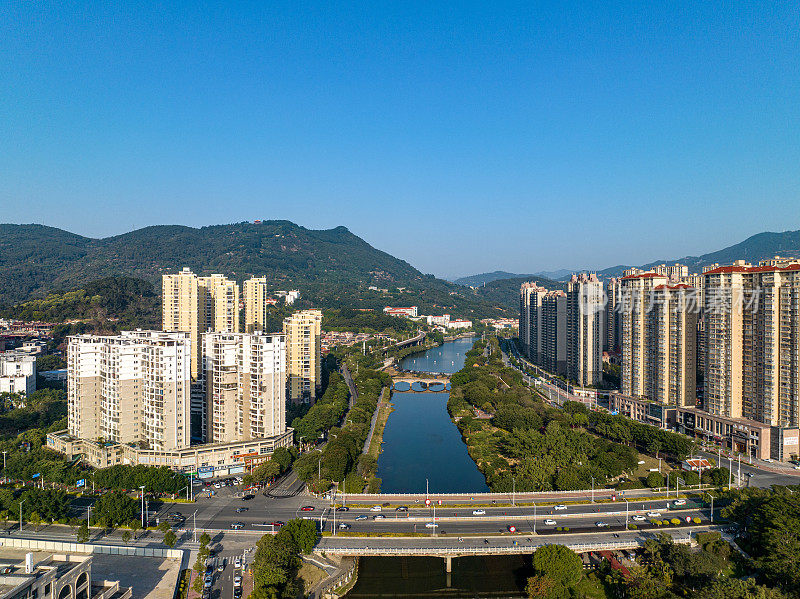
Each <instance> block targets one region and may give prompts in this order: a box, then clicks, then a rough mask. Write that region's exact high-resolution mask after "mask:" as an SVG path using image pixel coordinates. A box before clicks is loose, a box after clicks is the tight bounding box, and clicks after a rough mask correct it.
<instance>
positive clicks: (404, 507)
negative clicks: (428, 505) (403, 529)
mask: <svg viewBox="0 0 800 599" xmlns="http://www.w3.org/2000/svg"><path fill="white" fill-rule="evenodd" d="M394 511H395V512H407V511H408V506H407V505H398V506H397V507H396V508H394Z"/></svg>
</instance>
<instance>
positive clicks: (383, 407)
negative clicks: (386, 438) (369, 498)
mask: <svg viewBox="0 0 800 599" xmlns="http://www.w3.org/2000/svg"><path fill="white" fill-rule="evenodd" d="M391 397H392V391H391V389H390V388H389V387H384V388H383V393H382V394H381V399H380V401H379V402H378V406H377V407H376V408H375V414H374V415H373V419H372V425H371V428H370V432H369V434H368V435H367V440H366V441H365V443H364V449H363V454H362V457H361V462H362V464H363V468H364V471H362V474H363V475H364V478H365V480H366V485H365V486H366V489H367V492H368V493H379V492H380V490H381V479H379V478H378V477H377V476H375V472H376V470H377V469H378V458H379V457H380V454H381V445H383V431H384V430H385V429H386V423H387V422H388V421H389V416H390V415H391V413H392V412H393V411H394V406H393V405H392V403H391Z"/></svg>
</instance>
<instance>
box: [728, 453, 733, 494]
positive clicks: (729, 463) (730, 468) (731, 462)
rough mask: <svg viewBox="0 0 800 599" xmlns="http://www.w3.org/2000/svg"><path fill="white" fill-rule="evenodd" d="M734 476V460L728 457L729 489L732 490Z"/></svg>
mask: <svg viewBox="0 0 800 599" xmlns="http://www.w3.org/2000/svg"><path fill="white" fill-rule="evenodd" d="M732 476H733V460H732V459H731V457H730V456H728V489H730V488H731V482H732V481H731V477H732Z"/></svg>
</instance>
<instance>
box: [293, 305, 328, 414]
mask: <svg viewBox="0 0 800 599" xmlns="http://www.w3.org/2000/svg"><path fill="white" fill-rule="evenodd" d="M321 333H322V312H321V311H320V310H302V311H300V312H295V313H294V314H292V315H291V316H290V317H288V318H286V319H285V320H284V321H283V334H284V335H286V372H287V376H288V381H287V386H286V389H287V394H288V396H289V398H290V399H291V400H292V401H294V402H301V401H305V402H312V403H313V401H314V400H315V399H316V397H317V391H318V390H319V387H320V384H321V383H322V347H321Z"/></svg>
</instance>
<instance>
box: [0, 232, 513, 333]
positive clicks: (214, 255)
mask: <svg viewBox="0 0 800 599" xmlns="http://www.w3.org/2000/svg"><path fill="white" fill-rule="evenodd" d="M184 266H188V267H189V268H191V269H192V270H193V271H194V272H196V273H197V274H201V275H203V274H211V273H222V274H224V275H227V276H229V277H231V278H235V279H237V280H238V281H243V280H244V279H247V278H249V277H251V276H266V277H267V279H268V280H270V281H272V282H273V285H274V286H273V289H274V290H278V289H289V288H291V289H299V290H300V291H301V293H302V294H303V301H304V302H309V303H310V304H312V305H315V306H318V307H331V308H339V307H348V308H373V309H380V308H383V307H384V306H387V305H417V306H419V308H420V311H421V312H422V313H428V314H441V313H443V312H448V311H449V312H451V313H452V314H454V315H457V316H462V317H468V318H470V317H472V318H483V317H486V316H492V315H498V314H502V312H503V311H502V310H500V309H498V308H497V307H495V306H492V305H491V304H490V303H489V302H487V301H485V300H484V299H482V298H480V297H476V296H475V295H474V294H472V293H471V291H470V290H469V289H465V288H464V287H462V286H459V285H455V284H453V283H448V282H447V281H442V280H440V279H437V278H435V277H434V276H432V275H424V274H422V273H421V272H419V271H418V270H416V269H415V268H414V267H412V266H411V265H410V264H408V263H407V262H404V261H403V260H399V259H397V258H395V257H393V256H391V255H389V254H387V253H386V252H382V251H380V250H377V249H375V248H374V247H372V246H371V245H369V244H368V243H367V242H365V241H364V240H363V239H361V238H359V237H357V236H356V235H354V234H352V233H351V232H350V231H349V230H347V229H346V228H345V227H336V228H335V229H329V230H321V231H316V230H311V229H306V228H304V227H301V226H298V225H296V224H294V223H291V222H289V221H263V222H261V223H259V224H255V223H237V224H231V225H214V226H208V227H202V228H199V229H196V228H192V227H185V226H180V225H166V226H153V227H146V228H144V229H139V230H136V231H132V232H130V233H125V234H124V235H117V236H114V237H108V238H105V239H91V238H88V237H82V236H80V235H75V234H74V233H70V232H67V231H63V230H61V229H57V228H53V227H46V226H43V225H12V224H3V225H0V281H2V282H3V284H2V286H0V305H10V304H14V303H18V302H22V301H25V300H29V299H31V298H44V297H45V296H46V295H47V294H48V293H52V292H53V291H54V290H64V289H67V290H74V289H79V288H81V287H83V286H84V285H86V284H87V283H89V282H92V281H96V280H97V279H100V278H103V277H120V276H129V277H136V278H140V279H144V280H145V281H148V282H150V283H152V284H153V285H155V287H156V289H160V286H161V275H162V274H165V273H169V272H175V271H177V270H179V269H181V268H183V267H184ZM370 286H373V287H377V288H378V289H379V290H378V291H375V290H370V289H369V287H370ZM398 288H399V289H398ZM382 289H386V290H387V291H386V292H384V291H381V290H382Z"/></svg>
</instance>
